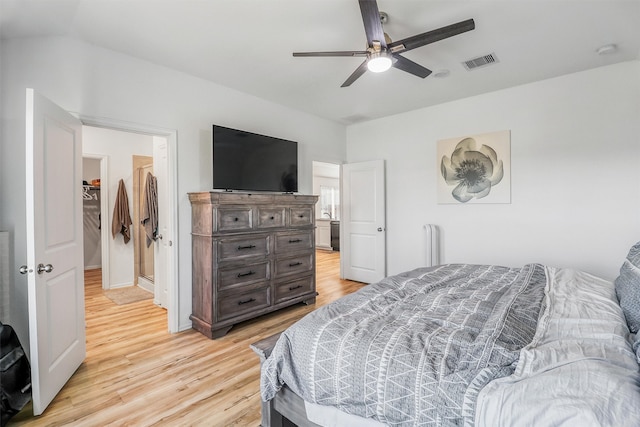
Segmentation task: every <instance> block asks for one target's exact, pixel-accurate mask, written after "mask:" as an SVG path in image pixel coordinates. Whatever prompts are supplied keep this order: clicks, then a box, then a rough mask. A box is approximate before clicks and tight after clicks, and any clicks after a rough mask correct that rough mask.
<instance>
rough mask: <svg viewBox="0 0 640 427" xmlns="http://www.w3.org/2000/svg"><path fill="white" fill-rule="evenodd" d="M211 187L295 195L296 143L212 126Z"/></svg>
mask: <svg viewBox="0 0 640 427" xmlns="http://www.w3.org/2000/svg"><path fill="white" fill-rule="evenodd" d="M213 188H214V189H215V190H227V191H233V190H241V191H270V192H282V193H296V192H298V144H297V143H296V142H295V141H287V140H286V139H280V138H274V137H271V136H266V135H259V134H256V133H251V132H246V131H243V130H238V129H231V128H227V127H224V126H218V125H213Z"/></svg>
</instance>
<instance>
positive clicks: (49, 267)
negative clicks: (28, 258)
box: [37, 264, 53, 274]
mask: <svg viewBox="0 0 640 427" xmlns="http://www.w3.org/2000/svg"><path fill="white" fill-rule="evenodd" d="M37 271H38V274H42V273H51V272H52V271H53V265H51V264H47V265H44V264H38V269H37Z"/></svg>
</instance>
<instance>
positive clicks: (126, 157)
mask: <svg viewBox="0 0 640 427" xmlns="http://www.w3.org/2000/svg"><path fill="white" fill-rule="evenodd" d="M82 149H83V151H84V153H89V154H103V155H106V156H108V158H109V161H108V164H109V170H108V171H107V173H108V176H109V182H104V183H101V187H102V188H103V189H104V188H107V189H108V192H107V194H108V195H109V200H108V202H107V206H108V207H109V216H108V218H104V219H103V220H102V225H103V227H107V228H108V229H109V230H111V221H113V207H114V206H115V203H116V196H117V195H118V184H119V182H120V180H121V179H122V180H123V181H124V186H125V189H126V190H127V197H128V199H129V214H130V215H131V218H132V219H133V156H134V155H135V156H149V157H151V156H153V136H150V135H143V134H139V133H131V132H121V131H116V130H113V129H103V128H97V127H93V126H83V127H82ZM133 239H134V233H133V230H132V231H131V240H130V241H129V242H128V243H124V238H123V236H122V234H117V235H116V236H115V237H112V235H111V232H109V242H108V243H109V265H108V266H107V267H108V268H109V275H108V277H109V282H110V283H109V284H108V286H107V287H108V288H117V287H122V286H131V285H133V270H134V268H133V263H134V260H133V257H134V256H133Z"/></svg>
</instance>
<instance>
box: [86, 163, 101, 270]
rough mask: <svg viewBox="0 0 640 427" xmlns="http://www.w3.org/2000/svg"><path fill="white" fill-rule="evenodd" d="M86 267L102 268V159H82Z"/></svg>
mask: <svg viewBox="0 0 640 427" xmlns="http://www.w3.org/2000/svg"><path fill="white" fill-rule="evenodd" d="M82 171H83V172H82V206H83V215H82V216H83V230H84V269H85V270H92V269H96V268H102V239H101V228H102V221H101V220H102V218H101V216H100V200H101V197H100V160H97V159H91V158H86V157H85V158H83V159H82Z"/></svg>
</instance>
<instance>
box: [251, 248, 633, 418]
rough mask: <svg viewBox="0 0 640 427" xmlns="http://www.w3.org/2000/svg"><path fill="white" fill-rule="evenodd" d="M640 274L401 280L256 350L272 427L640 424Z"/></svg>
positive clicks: (461, 270)
mask: <svg viewBox="0 0 640 427" xmlns="http://www.w3.org/2000/svg"><path fill="white" fill-rule="evenodd" d="M639 267H640V244H638V245H635V246H634V247H633V248H632V249H631V251H630V252H629V255H628V256H627V259H626V260H625V261H624V264H623V266H622V268H621V271H620V277H618V278H617V279H616V280H615V282H610V281H607V280H603V279H601V278H598V277H595V276H593V275H590V274H588V273H586V272H582V271H577V270H572V269H567V268H553V267H549V266H544V265H540V264H529V265H525V266H522V267H519V268H508V267H501V266H489V265H469V264H449V265H440V266H436V267H430V268H419V269H416V270H413V271H410V272H406V273H402V274H399V275H395V276H390V277H387V278H385V279H384V280H382V281H381V282H379V283H376V284H372V285H369V286H367V287H364V288H362V289H361V290H359V291H357V292H355V293H353V294H351V295H347V296H345V297H343V298H341V299H339V300H337V301H335V302H333V303H331V304H328V305H326V306H324V307H321V308H319V309H317V310H315V311H314V312H312V313H310V314H309V315H307V316H305V317H304V318H303V319H301V320H300V321H298V322H297V323H295V324H294V325H292V326H291V327H290V328H288V329H287V330H285V331H284V332H283V333H282V334H278V335H277V336H274V337H271V338H268V339H266V340H263V341H262V342H258V343H254V344H253V345H252V347H253V349H254V350H255V351H256V352H257V353H258V354H259V355H260V356H261V380H260V382H261V397H262V400H263V405H262V426H263V427H272V426H280V425H292V424H293V423H295V424H294V425H298V426H325V427H329V426H345V425H348V426H350V427H359V426H363V427H371V426H382V425H392V426H414V425H416V426H417V425H421V426H422V425H425V426H447V425H465V426H497V427H500V426H504V427H506V426H515V425H518V426H520V425H525V426H526V425H532V426H549V425H569V426H572V425H576V426H638V425H640V368H639V363H640V334H638V337H636V335H635V333H636V332H638V329H639V328H640V268H639ZM289 420H290V421H291V422H292V423H290V422H289Z"/></svg>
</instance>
